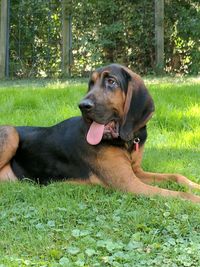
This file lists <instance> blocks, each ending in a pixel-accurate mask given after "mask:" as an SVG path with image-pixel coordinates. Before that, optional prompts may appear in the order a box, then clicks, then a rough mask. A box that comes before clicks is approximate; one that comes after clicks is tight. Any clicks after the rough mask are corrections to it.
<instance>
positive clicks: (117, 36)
mask: <svg viewBox="0 0 200 267" xmlns="http://www.w3.org/2000/svg"><path fill="white" fill-rule="evenodd" d="M61 9H62V5H61V1H56V0H51V1H41V0H26V1H25V0H11V17H10V73H11V75H15V76H21V77H24V76H52V75H53V76H60V75H61V64H62V62H61V51H62V49H61V47H62V38H61V34H62V31H61V28H62V19H61V14H62V10H61ZM154 12H155V10H154V1H153V0H152V1H149V0H136V1H132V0H109V1H107V0H99V1H95V0H85V1H78V0H72V1H68V2H67V5H66V10H65V15H66V18H72V55H73V56H72V62H71V73H72V75H73V76H83V75H86V74H88V72H90V70H91V69H92V68H96V67H98V66H100V65H104V64H107V63H110V62H118V63H122V64H125V65H127V66H129V67H131V68H133V69H134V70H135V71H137V72H139V73H141V74H151V73H154V70H155V29H154V26H155V22H154V15H155V14H154ZM199 21H200V4H199V0H165V19H164V44H165V55H164V56H165V57H164V58H165V62H164V65H165V71H166V72H168V73H185V74H197V73H198V72H199V62H200V51H199V39H200V23H199Z"/></svg>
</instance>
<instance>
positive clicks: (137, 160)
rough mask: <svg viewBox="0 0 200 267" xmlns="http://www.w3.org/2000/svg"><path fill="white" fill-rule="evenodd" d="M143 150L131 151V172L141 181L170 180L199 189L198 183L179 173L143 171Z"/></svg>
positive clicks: (157, 181) (148, 182) (156, 181)
mask: <svg viewBox="0 0 200 267" xmlns="http://www.w3.org/2000/svg"><path fill="white" fill-rule="evenodd" d="M143 151H144V147H142V148H141V149H140V151H139V152H138V153H137V152H136V151H134V152H133V153H132V168H133V172H134V173H135V175H136V176H137V177H138V178H140V179H141V181H142V182H144V183H147V184H150V183H159V182H163V181H172V182H176V183H178V184H181V185H186V186H188V187H189V188H191V189H198V190H200V185H199V184H197V183H194V182H192V181H190V180H189V179H188V178H187V177H185V176H183V175H181V174H172V173H169V174H168V173H153V172H145V171H143V170H142V168H141V162H142V155H143Z"/></svg>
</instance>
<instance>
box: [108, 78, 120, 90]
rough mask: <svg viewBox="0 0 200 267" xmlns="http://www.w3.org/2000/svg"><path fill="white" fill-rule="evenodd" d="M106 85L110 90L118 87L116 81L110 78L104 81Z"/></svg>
mask: <svg viewBox="0 0 200 267" xmlns="http://www.w3.org/2000/svg"><path fill="white" fill-rule="evenodd" d="M106 84H107V85H108V86H109V87H111V88H113V87H116V86H117V85H118V84H117V82H116V80H114V79H112V78H107V79H106Z"/></svg>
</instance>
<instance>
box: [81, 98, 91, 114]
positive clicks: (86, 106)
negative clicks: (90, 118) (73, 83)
mask: <svg viewBox="0 0 200 267" xmlns="http://www.w3.org/2000/svg"><path fill="white" fill-rule="evenodd" d="M93 107H94V102H93V101H92V100H91V99H83V100H82V101H81V102H80V104H79V108H80V110H81V111H90V110H91V109H92V108H93Z"/></svg>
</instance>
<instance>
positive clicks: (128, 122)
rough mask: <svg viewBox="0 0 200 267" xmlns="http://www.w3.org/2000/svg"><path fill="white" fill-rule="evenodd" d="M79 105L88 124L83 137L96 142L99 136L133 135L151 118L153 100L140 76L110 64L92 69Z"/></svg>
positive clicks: (120, 136) (124, 138) (124, 137)
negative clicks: (85, 135)
mask: <svg viewBox="0 0 200 267" xmlns="http://www.w3.org/2000/svg"><path fill="white" fill-rule="evenodd" d="M79 108H80V109H81V112H82V115H83V118H84V119H85V120H86V121H87V122H88V123H89V124H90V127H89V131H88V134H87V141H88V143H90V144H92V145H96V144H98V143H99V142H100V141H101V140H102V139H114V138H121V139H122V140H124V141H130V140H131V139H133V136H134V133H135V132H136V131H138V130H139V129H140V128H142V127H144V126H145V125H146V123H147V122H148V120H149V119H150V118H151V116H152V114H153V111H154V103H153V100H152V98H151V96H150V94H149V92H148V90H147V89H146V87H145V85H144V82H143V81H142V79H141V78H140V76H138V75H137V74H135V73H134V72H132V71H131V70H130V69H128V68H126V67H124V66H121V65H117V64H112V65H109V66H106V67H103V68H99V69H97V70H96V71H94V72H93V73H92V75H91V78H90V81H89V85H88V93H87V94H86V96H85V97H84V98H83V100H82V101H81V102H80V104H79Z"/></svg>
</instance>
